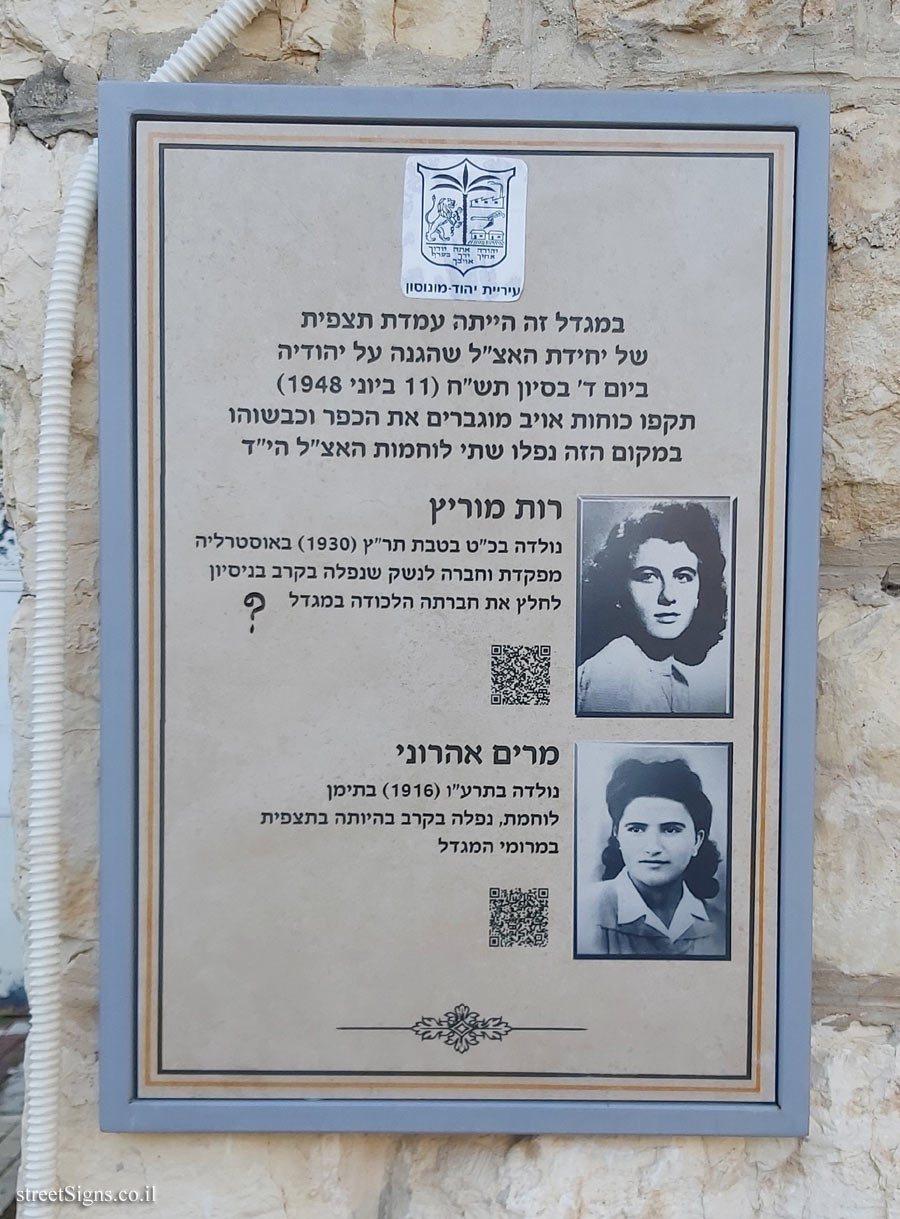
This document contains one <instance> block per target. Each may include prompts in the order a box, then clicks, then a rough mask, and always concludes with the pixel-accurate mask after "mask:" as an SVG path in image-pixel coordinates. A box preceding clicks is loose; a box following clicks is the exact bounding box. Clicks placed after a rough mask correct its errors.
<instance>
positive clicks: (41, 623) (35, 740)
mask: <svg viewBox="0 0 900 1219" xmlns="http://www.w3.org/2000/svg"><path fill="white" fill-rule="evenodd" d="M267 3H268V0H226V3H225V4H223V5H222V7H221V8H220V9H218V10H217V12H215V13H213V14H212V16H210V17H209V18H207V20H206V21H205V22H204V23H203V25H202V26H201V27H200V29H199V30H197V32H196V33H195V34H192V35H191V37H190V38H189V39H188V40H187V41H186V42H185V43H184V44H183V45H182V46H181V47H179V49H178V50H177V51H176V52H175V53H174V54H173V55H171V56H170V57H169V58H168V59H167V60H166V62H165V63H164V64H163V65H162V67H161V68H159V69H158V70H157V71H156V72H154V73H153V75H152V76H151V77H150V80H151V81H168V82H175V81H187V80H190V79H191V78H192V77H194V76H196V75H197V73H198V72H200V71H201V70H202V69H203V68H204V67H205V66H206V65H207V64H208V63H210V62H211V60H213V59H214V58H215V56H216V55H218V54H219V53H220V52H221V51H223V50H224V49H225V47H226V46H227V45H228V44H229V42H231V40H232V39H233V38H234V36H235V34H237V33H238V32H239V31H240V30H242V29H243V28H244V27H245V26H247V25H249V24H250V22H251V21H252V20H253V18H254V17H256V16H257V15H258V14H259V13H260V12H262V10H263V9H264V8H265V7H266V4H267ZM96 206H97V141H96V140H95V141H94V142H93V144H91V146H90V148H89V149H88V151H87V153H86V155H85V157H84V160H83V161H82V162H81V165H80V166H79V168H78V172H77V174H76V176H75V180H74V182H73V184H72V188H71V191H70V192H69V197H68V199H67V200H66V206H65V209H64V211H63V217H62V221H61V223H60V229H59V235H58V237H57V241H56V253H55V256H54V259H53V270H52V272H51V275H50V287H49V292H48V299H47V321H46V329H45V332H44V352H43V365H42V389H41V410H40V444H39V448H38V492H37V524H36V529H35V577H34V598H35V612H34V624H33V627H32V634H31V656H32V673H31V723H32V749H31V781H30V788H29V799H28V890H27V919H26V951H25V980H26V990H27V993H28V1000H29V1007H30V1011H31V1030H30V1032H29V1034H28V1040H27V1042H26V1046H25V1072H26V1084H27V1092H26V1102H25V1113H24V1116H23V1121H22V1169H21V1177H20V1188H22V1189H23V1190H27V1191H30V1192H31V1193H32V1197H34V1195H35V1194H36V1193H37V1192H38V1191H42V1190H52V1189H56V1188H57V1186H58V1184H59V1182H58V1180H57V1154H58V1116H59V1073H60V1068H59V1058H60V1032H61V961H60V926H59V915H60V893H59V888H60V885H59V882H60V822H61V810H62V773H63V699H64V693H65V607H66V502H67V494H66V493H67V482H68V465H69V417H70V412H71V398H72V354H73V346H74V336H75V309H76V305H77V303H78V289H79V286H80V283H81V276H82V271H83V267H84V252H85V247H86V245H87V241H88V237H89V236H90V233H91V229H92V228H93V222H94V213H95V210H96ZM63 1184H69V1183H68V1182H63ZM71 1184H75V1182H71ZM85 1184H86V1185H90V1184H91V1183H90V1182H86V1183H85ZM27 1199H28V1194H27V1193H26V1201H25V1202H24V1204H23V1205H22V1207H21V1209H20V1212H19V1213H20V1214H21V1215H22V1219H48V1217H49V1216H50V1215H51V1214H53V1213H56V1208H55V1205H54V1204H52V1203H49V1202H44V1203H42V1202H38V1201H28V1200H27Z"/></svg>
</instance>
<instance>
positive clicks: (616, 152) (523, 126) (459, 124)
mask: <svg viewBox="0 0 900 1219" xmlns="http://www.w3.org/2000/svg"><path fill="white" fill-rule="evenodd" d="M179 120H181V121H190V122H207V123H212V122H221V123H223V124H224V123H234V124H238V123H250V124H253V123H256V124H259V123H261V122H265V124H266V125H268V124H269V123H272V122H274V123H278V124H297V123H304V122H305V123H308V124H310V125H315V126H322V125H325V126H336V125H342V124H347V125H350V124H352V125H358V126H381V127H384V126H405V127H417V126H418V127H448V128H460V129H462V128H468V127H471V128H475V129H479V128H480V129H485V128H486V127H487V126H488V125H487V124H486V123H485V121H484V120H483V119H475V120H457V119H451V120H448V119H433V120H432V119H429V120H418V121H417V120H410V119H401V118H398V119H393V120H386V119H384V118H380V117H378V118H371V119H359V118H338V117H329V118H325V119H323V118H318V117H316V118H306V119H304V118H303V117H302V116H300V117H298V116H278V117H275V118H269V117H266V118H265V119H261V118H260V116H258V115H257V116H253V117H247V118H238V117H235V116H227V117H224V118H216V117H214V116H197V115H185V116H180V115H166V116H162V115H153V114H150V115H148V114H137V113H135V114H132V116H131V130H132V135H133V139H132V149H131V152H132V191H133V195H132V213H133V216H134V220H135V223H134V224H133V225H132V234H133V240H132V275H133V280H132V283H133V293H134V297H135V306H136V303H137V302H136V293H137V269H136V243H137V231H136V215H137V190H136V163H137V157H136V154H135V144H136V135H137V124H138V123H139V122H142V121H152V122H176V121H179ZM489 126H490V127H494V128H497V127H501V128H515V129H518V130H528V129H538V130H556V129H584V130H625V131H632V130H633V131H657V130H663V131H691V132H698V131H722V132H736V133H742V132H745V131H758V132H761V133H766V132H781V133H785V132H793V133H794V154H795V155H794V185H795V194H794V202H793V205H792V209H791V214H792V221H793V228H792V232H793V233H794V235H795V234H796V223H797V218H796V176H797V165H796V146H797V130H798V129H797V127H796V126H795V125H792V124H786V125H784V126H775V125H772V124H763V125H758V126H757V125H751V124H737V123H730V124H722V125H717V124H706V123H704V124H690V123H671V124H668V123H649V122H635V123H597V122H577V123H575V122H572V123H565V122H558V121H555V120H546V121H542V122H532V123H523V122H522V121H521V120H498V121H492V122H491V124H490V125H489ZM169 148H172V149H179V148H184V149H189V148H198V149H206V150H216V151H223V150H238V151H279V152H281V151H285V152H287V151H318V152H321V151H327V152H341V151H346V152H355V153H360V152H363V153H376V154H377V153H405V154H407V155H409V154H411V153H412V152H414V151H416V150H415V149H410V147H409V146H408V145H407V146H404V147H402V148H396V149H395V148H387V149H386V148H379V149H371V148H362V149H361V148H359V147H354V146H350V147H347V148H341V147H330V148H327V149H323V148H322V146H321V145H314V146H310V147H309V148H304V147H303V146H292V147H287V148H277V149H272V148H263V149H260V148H254V147H253V146H252V145H247V144H240V145H221V144H209V143H206V144H203V143H200V144H196V145H195V144H184V143H176V144H162V143H161V144H159V145H158V152H159V195H160V201H159V206H160V224H159V240H160V249H159V268H160V284H159V314H160V367H159V374H160V445H161V452H160V491H161V493H163V492H164V487H165V449H164V438H165V421H164V416H165V402H164V376H165V360H164V339H165V324H164V293H163V275H164V236H165V234H164V213H163V207H164V197H163V176H164V155H163V154H164V152H165V151H166V150H167V149H169ZM491 152H492V154H493V155H504V150H503V149H500V148H492V149H491ZM507 155H511V156H519V155H528V156H649V157H654V156H670V157H687V158H690V157H698V158H707V157H719V158H721V157H732V158H744V159H750V158H756V159H758V158H764V159H768V161H769V191H768V223H767V259H766V296H765V316H766V326H765V334H764V378H763V412H762V413H763V428H762V437H763V444H762V448H761V459H762V460H761V469H760V483H761V492H760V538H761V537H762V525H763V523H764V520H765V499H764V492H765V475H766V466H765V458H766V456H767V444H766V440H767V431H766V429H767V424H768V413H769V392H768V387H769V378H768V356H769V350H770V345H771V340H770V324H771V318H770V312H771V286H772V234H773V190H774V154H773V153H726V152H722V153H719V152H698V153H691V152H681V151H676V152H670V153H667V152H665V151H656V150H653V151H649V150H628V149H611V150H593V149H590V148H585V149H584V150H581V149H579V150H562V151H553V150H552V149H547V150H532V149H528V150H527V151H526V150H522V149H512V150H509V151H508V153H507ZM795 256H796V255H795V249H794V248H793V247H792V250H791V269H792V276H791V295H790V299H791V309H792V308H793V299H794V275H793V269H794V260H795ZM134 315H135V316H134V321H133V326H134V332H135V334H136V330H137V308H136V307H135V309H134ZM790 323H791V341H792V340H793V312H791V315H790ZM136 368H137V348H136V344H135V351H134V355H133V374H134V381H133V391H134V407H135V418H136V413H137V412H136V408H137V390H138V386H137V377H136ZM788 394H790V378H789V379H788ZM788 405H790V402H788ZM136 467H137V446H135V468H136ZM136 481H137V480H136V479H135V483H136ZM136 497H137V488H136V489H135V498H136ZM786 508H787V501H786V497H785V510H786ZM135 530H136V532H137V530H138V524H137V518H135ZM138 541H139V539H138V538H136V539H135V542H136V545H135V556H136V557H135V570H136V572H137V568H138V560H137V554H138ZM785 544H786V542H785ZM164 555H165V528H164V508H163V505H162V503H161V504H160V549H159V565H160V615H159V624H160V709H159V729H160V743H159V744H160V756H159V770H160V773H159V781H160V786H159V792H158V799H159V818H160V824H159V869H158V870H159V881H158V885H159V890H158V893H159V903H160V904H159V908H158V920H159V927H158V940H159V952H158V971H159V975H158V979H157V1074H158V1075H181V1074H189V1075H217V1076H218V1075H233V1076H240V1077H243V1076H252V1075H272V1074H279V1075H284V1076H285V1077H288V1078H289V1077H294V1076H310V1075H327V1076H331V1077H334V1076H338V1075H351V1076H356V1077H365V1076H368V1075H375V1076H383V1077H385V1078H387V1077H389V1076H393V1075H400V1076H404V1077H420V1078H425V1077H430V1076H433V1075H435V1076H439V1077H442V1078H457V1077H462V1076H466V1075H470V1074H471V1075H475V1076H478V1077H484V1078H493V1077H494V1075H495V1074H496V1075H499V1076H500V1077H501V1078H518V1077H520V1076H522V1077H525V1078H535V1079H537V1078H544V1077H545V1076H547V1077H552V1078H574V1079H578V1078H590V1079H619V1078H626V1079H638V1080H655V1079H669V1078H672V1079H685V1080H690V1079H702V1080H711V1081H719V1080H723V1081H728V1080H739V1079H744V1078H748V1077H749V1076H750V1074H751V1070H752V1042H753V1036H752V1034H753V1027H754V1026H753V1019H752V1009H753V989H752V983H753V946H754V943H755V931H756V926H755V919H754V918H753V895H754V892H755V887H756V829H757V821H758V817H757V800H758V776H757V769H758V762H759V686H760V663H759V643H760V634H761V605H762V553H761V552H760V558H759V566H758V577H757V586H758V596H757V606H758V613H757V665H756V681H755V700H754V707H755V711H754V750H753V756H754V765H753V789H752V790H753V795H752V815H751V841H752V844H753V848H752V851H751V884H750V900H751V909H750V914H751V918H750V935H749V959H750V969H749V996H748V999H749V1010H750V1020H749V1027H748V1038H747V1071H748V1074H747V1075H746V1076H731V1075H727V1076H724V1075H723V1076H714V1075H699V1076H693V1075H616V1074H586V1073H578V1074H571V1073H565V1074H559V1073H552V1072H551V1073H540V1074H536V1073H532V1072H528V1073H512V1072H502V1073H490V1072H483V1071H479V1072H447V1071H442V1072H422V1071H416V1072H413V1071H398V1072H390V1071H377V1072H374V1071H373V1072H360V1071H296V1070H290V1071H283V1072H282V1071H277V1070H272V1069H260V1070H231V1069H226V1070H222V1069H216V1070H207V1069H188V1068H177V1069H176V1068H163V1067H162V1065H161V1062H162V994H163V973H162V936H163V917H162V916H163V911H162V896H163V884H164V881H163V873H164V867H163V864H164V857H163V831H164V794H163V786H162V782H163V777H164V754H165V745H164V731H165V715H164V705H165V694H164V690H165V657H164V651H165V648H164V624H165V604H164V602H165V592H164V568H165V559H164ZM783 570H784V560H783V566H782V571H783ZM139 587H140V586H139V584H138V583H137V582H136V585H135V588H136V590H137V589H138V588H139ZM785 612H786V607H784V606H783V609H782V617H783V616H784V613H785ZM784 662H785V657H784V648H783V647H782V678H783V670H784ZM135 669H136V670H137V663H136V664H135ZM135 699H136V702H137V701H138V699H139V687H138V688H137V689H136V691H135ZM732 713H733V704H732ZM716 718H723V717H721V716H716ZM783 727H784V724H783V718H782V722H781V725H780V728H781V732H780V733H779V740H780V741H781V737H782V734H783ZM135 735H136V736H139V728H136V733H135ZM138 743H139V742H138ZM781 760H782V759H781V758H779V762H780V763H781ZM780 789H781V767H779V795H780ZM729 795H731V793H729ZM730 804H731V799H730V800H729V805H730ZM778 805H779V810H778V811H779V817H778V836H779V847H780V830H781V824H780V823H781V817H780V813H781V807H780V806H781V801H780V799H779V801H778ZM139 811H140V797H138V801H137V808H136V810H135V816H136V820H137V819H138V818H139ZM730 828H731V827H729V858H730V849H731V844H730V839H731V832H730ZM135 870H136V873H139V864H138V852H136V853H135ZM730 887H731V876H730V873H729V890H730ZM778 893H779V898H780V877H779V878H778ZM135 906H136V908H135V920H134V922H135V927H136V928H137V927H138V919H139V910H138V908H137V906H138V890H137V886H136V889H135ZM778 920H779V923H778V925H779V931H780V907H779V910H778ZM729 931H730V920H729ZM729 950H730V944H729ZM137 955H138V936H135V943H134V956H135V960H136V963H137ZM665 959H667V960H668V959H669V958H665ZM694 959H703V958H694ZM714 959H716V960H720V959H721V958H714ZM137 975H138V971H137V969H136V970H135V992H136V994H137V993H138V990H139V988H138V981H137ZM779 999H780V996H776V1004H777V1003H778V1000H779ZM777 1010H778V1008H777V1007H776V1012H777ZM136 1015H137V1006H136ZM138 1035H139V1029H138ZM775 1045H776V1065H777V1052H778V1038H777V1029H776V1042H775ZM137 1074H138V1071H137V1063H135V1075H136V1076H137ZM775 1083H776V1089H777V1084H778V1080H777V1076H776V1081H775ZM648 1086H649V1087H652V1085H648ZM453 1099H456V1098H453ZM460 1099H461V1100H462V1099H464V1098H460ZM655 1103H666V1102H664V1101H657V1102H655ZM669 1103H673V1104H683V1103H684V1102H683V1101H677V1102H674V1101H673V1102H669ZM717 1103H719V1102H717ZM728 1103H735V1104H745V1103H747V1102H746V1101H741V1100H738V1101H734V1102H728ZM757 1103H759V1104H762V1103H763V1102H757ZM765 1103H770V1102H765Z"/></svg>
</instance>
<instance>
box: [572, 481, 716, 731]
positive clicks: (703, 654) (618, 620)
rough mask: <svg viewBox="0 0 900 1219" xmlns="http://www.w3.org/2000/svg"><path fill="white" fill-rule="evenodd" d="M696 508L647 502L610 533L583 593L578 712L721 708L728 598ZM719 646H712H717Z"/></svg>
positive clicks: (707, 523)
mask: <svg viewBox="0 0 900 1219" xmlns="http://www.w3.org/2000/svg"><path fill="white" fill-rule="evenodd" d="M724 572H725V556H724V555H723V553H722V543H721V540H720V537H719V530H718V527H717V525H716V522H715V521H714V520H713V518H712V516H711V515H710V513H709V511H708V509H707V508H706V507H705V506H704V505H703V504H701V503H697V502H696V501H694V502H691V501H688V502H685V503H682V502H667V503H658V504H654V505H653V507H652V508H651V509H650V511H649V512H645V513H644V514H643V515H642V516H637V517H627V518H626V519H625V520H623V521H620V523H619V524H618V525H616V526H615V528H614V529H613V530H612V531H611V533H610V535H609V537H608V538H607V540H606V542H605V543H604V545H603V547H602V549H601V550H600V552H599V554H598V555H597V556H596V558H595V559H594V562H593V566H592V569H591V571H590V572H589V574H588V575H587V576H586V578H585V580H584V584H583V587H582V603H581V613H580V623H581V638H580V644H581V655H582V656H588V657H589V659H587V660H585V661H584V663H583V664H581V665H580V666H579V669H578V682H577V689H576V708H575V710H576V714H577V715H616V714H621V713H632V714H638V715H641V714H643V715H661V714H662V715H665V714H667V713H669V714H671V713H674V714H677V715H692V714H697V713H701V714H717V713H718V714H724V713H726V712H727V711H728V656H727V646H726V644H724V643H721V642H720V641H721V640H722V636H723V635H724V633H725V625H726V614H727V608H728V597H727V594H726V591H725V580H724ZM717 645H718V646H717Z"/></svg>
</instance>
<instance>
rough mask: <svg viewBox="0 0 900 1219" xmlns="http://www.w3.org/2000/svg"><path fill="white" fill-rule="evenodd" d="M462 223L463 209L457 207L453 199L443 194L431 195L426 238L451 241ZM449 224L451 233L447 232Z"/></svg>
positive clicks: (426, 217) (426, 218)
mask: <svg viewBox="0 0 900 1219" xmlns="http://www.w3.org/2000/svg"><path fill="white" fill-rule="evenodd" d="M461 224H462V209H461V208H459V207H456V206H455V204H454V202H453V200H452V199H448V198H447V196H446V195H442V196H441V198H440V199H438V197H437V195H432V196H431V207H430V208H429V209H428V211H427V212H426V213H425V225H426V228H425V240H426V241H428V242H436V241H451V240H452V239H453V234H454V233H455V232H456V230H457V229H458V228H459V226H460V225H461ZM448 226H449V228H450V232H449V235H448V233H447V232H446V229H447V227H448Z"/></svg>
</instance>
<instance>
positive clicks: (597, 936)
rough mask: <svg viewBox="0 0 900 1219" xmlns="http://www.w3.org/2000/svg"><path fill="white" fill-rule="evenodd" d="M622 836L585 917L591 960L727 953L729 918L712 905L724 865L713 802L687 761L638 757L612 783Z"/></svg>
mask: <svg viewBox="0 0 900 1219" xmlns="http://www.w3.org/2000/svg"><path fill="white" fill-rule="evenodd" d="M606 804H607V807H608V809H609V815H610V817H611V819H612V833H611V834H610V836H609V841H608V843H607V845H606V847H605V849H604V851H603V855H602V864H603V878H602V880H601V882H600V883H599V885H596V886H594V888H593V890H592V891H591V892H589V893H588V894H587V901H586V903H582V910H581V914H580V917H579V936H578V952H579V954H584V955H588V956H592V955H598V956H616V957H637V956H655V957H659V956H665V957H670V956H671V957H690V956H704V957H706V956H718V957H722V956H724V955H725V952H726V938H725V916H724V914H723V912H722V910H721V909H720V908H719V907H718V906H716V905H715V904H714V903H713V902H712V900H711V899H712V898H714V897H716V895H717V894H718V892H719V882H718V881H717V880H716V871H717V869H718V867H719V863H720V862H721V860H720V856H719V851H718V848H717V847H716V844H715V843H714V842H713V841H712V839H711V838H710V836H709V828H710V824H711V821H712V805H711V804H710V802H709V799H708V797H707V796H706V794H705V792H704V791H703V786H702V784H701V782H700V779H699V777H698V776H697V775H696V774H695V773H694V771H692V770H691V768H690V766H688V764H687V762H685V761H684V759H683V758H673V759H672V760H671V761H664V762H663V761H656V762H641V761H639V760H638V759H637V758H629V759H627V760H626V761H624V762H620V763H619V765H618V766H617V767H616V769H615V770H614V771H613V774H612V778H611V779H610V781H609V783H608V785H607V788H606Z"/></svg>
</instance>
